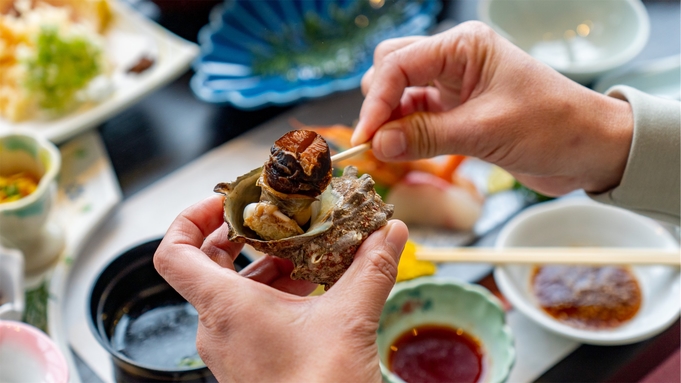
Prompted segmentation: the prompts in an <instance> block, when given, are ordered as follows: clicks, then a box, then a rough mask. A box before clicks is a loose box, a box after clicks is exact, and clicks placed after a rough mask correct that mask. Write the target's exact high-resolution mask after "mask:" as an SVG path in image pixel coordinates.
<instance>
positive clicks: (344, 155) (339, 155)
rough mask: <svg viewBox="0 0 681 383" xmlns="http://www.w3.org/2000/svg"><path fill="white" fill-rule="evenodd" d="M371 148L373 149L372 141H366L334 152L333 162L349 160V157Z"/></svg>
mask: <svg viewBox="0 0 681 383" xmlns="http://www.w3.org/2000/svg"><path fill="white" fill-rule="evenodd" d="M369 149H371V142H365V143H363V144H360V145H357V146H354V147H352V148H350V149H348V150H346V151H343V152H340V153H336V154H334V155H333V156H331V162H339V161H343V160H347V159H348V158H350V157H353V156H356V155H358V154H361V153H364V152H366V151H367V150H369Z"/></svg>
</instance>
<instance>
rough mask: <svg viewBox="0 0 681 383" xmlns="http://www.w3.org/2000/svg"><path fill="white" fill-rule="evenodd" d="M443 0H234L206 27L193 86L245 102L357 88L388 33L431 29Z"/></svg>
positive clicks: (207, 96)
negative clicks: (376, 50)
mask: <svg viewBox="0 0 681 383" xmlns="http://www.w3.org/2000/svg"><path fill="white" fill-rule="evenodd" d="M440 8H441V4H440V1H438V0H419V1H406V0H397V1H390V2H387V1H385V0H351V1H340V0H332V1H320V0H315V1H300V0H283V1H244V0H232V1H226V2H225V3H224V4H223V5H220V6H218V7H216V8H215V9H214V10H213V12H212V13H211V18H210V19H211V22H210V23H209V24H208V25H207V26H205V27H204V28H203V29H202V30H201V32H200V33H199V42H200V44H201V52H202V53H201V56H200V57H199V59H198V60H196V62H195V63H194V69H195V71H196V74H195V76H194V77H193V78H192V81H191V87H192V90H193V91H194V93H195V94H196V95H197V96H198V97H199V98H200V99H202V100H205V101H208V102H213V103H229V104H232V105H234V106H236V107H238V108H242V109H253V108H258V107H261V106H264V105H268V104H289V103H292V102H294V101H297V100H299V99H302V98H311V97H321V96H324V95H327V94H330V93H333V92H336V91H340V90H347V89H352V88H356V87H358V86H359V84H360V80H361V78H362V75H363V74H364V72H366V70H367V69H369V67H370V66H371V63H372V61H373V50H374V48H375V47H376V45H378V43H379V42H381V41H382V40H385V39H388V38H393V37H401V36H407V35H419V34H424V33H425V32H426V31H427V30H428V28H429V27H430V26H431V25H432V24H433V22H434V20H435V17H436V15H437V13H438V12H439V10H440Z"/></svg>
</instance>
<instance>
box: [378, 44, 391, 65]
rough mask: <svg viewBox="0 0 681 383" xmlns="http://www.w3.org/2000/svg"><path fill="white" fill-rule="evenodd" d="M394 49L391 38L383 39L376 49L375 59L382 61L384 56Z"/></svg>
mask: <svg viewBox="0 0 681 383" xmlns="http://www.w3.org/2000/svg"><path fill="white" fill-rule="evenodd" d="M392 51H393V48H392V43H391V41H390V40H384V41H381V42H380V43H379V44H378V45H377V46H376V49H375V50H374V60H375V61H377V62H378V61H380V60H381V59H382V58H383V57H385V56H387V55H388V54H390V53H391V52H392Z"/></svg>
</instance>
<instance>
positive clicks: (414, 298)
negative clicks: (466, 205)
mask: <svg viewBox="0 0 681 383" xmlns="http://www.w3.org/2000/svg"><path fill="white" fill-rule="evenodd" d="M422 324H440V325H445V326H448V327H452V328H457V329H458V328H461V329H463V330H464V331H465V332H466V333H468V334H470V335H472V336H473V337H475V338H476V339H478V340H479V341H480V343H481V347H482V352H483V355H484V356H483V372H482V376H481V378H480V381H481V382H488V383H496V382H503V381H505V380H506V378H507V377H508V374H509V373H510V371H511V367H512V366H513V362H514V361H515V348H514V346H513V336H512V335H511V329H510V328H509V327H508V325H507V324H506V320H505V314H504V310H503V309H502V307H501V303H500V302H499V300H498V299H497V298H496V297H494V296H493V295H492V293H490V292H489V291H488V290H487V289H485V288H484V287H482V286H479V285H474V284H470V283H466V282H463V281H458V280H455V279H445V278H438V277H422V278H417V279H413V280H410V281H406V282H400V283H398V284H397V285H395V287H394V288H393V290H392V292H391V293H390V297H389V298H388V300H387V302H386V304H385V307H384V308H383V313H382V314H381V320H380V322H379V328H378V341H377V342H378V354H379V357H380V362H381V373H382V374H383V378H384V380H385V381H386V382H390V383H404V381H403V380H402V379H400V378H399V377H398V376H397V375H395V374H393V373H392V372H391V371H390V370H389V369H388V368H387V367H386V366H387V357H388V349H389V348H390V346H391V345H392V343H393V342H394V341H395V339H396V338H397V337H399V336H400V335H402V334H403V333H405V332H407V331H409V330H411V329H412V328H414V327H415V326H419V325H422Z"/></svg>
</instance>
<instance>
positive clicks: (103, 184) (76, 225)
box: [47, 132, 121, 382]
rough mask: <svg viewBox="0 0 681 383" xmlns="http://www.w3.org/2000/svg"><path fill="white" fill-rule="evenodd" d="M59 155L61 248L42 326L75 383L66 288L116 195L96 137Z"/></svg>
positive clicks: (110, 170) (113, 178) (85, 136)
mask: <svg viewBox="0 0 681 383" xmlns="http://www.w3.org/2000/svg"><path fill="white" fill-rule="evenodd" d="M60 151H61V154H62V169H61V173H60V178H59V188H58V194H57V204H56V205H55V208H56V211H55V214H56V215H57V219H58V220H59V222H60V224H61V225H62V227H63V228H64V231H65V234H66V247H65V249H64V251H63V253H62V255H61V259H60V260H59V263H58V264H57V265H56V266H55V269H54V270H53V271H52V274H51V277H50V283H49V293H50V299H49V300H48V305H47V324H48V330H49V333H50V337H51V338H52V339H53V340H54V342H55V343H56V344H57V346H59V348H60V350H61V352H62V353H63V354H64V356H65V357H66V359H67V361H68V363H69V370H70V371H71V373H70V381H71V382H79V381H80V379H79V376H78V373H77V370H76V368H75V364H74V363H73V359H72V357H71V350H70V348H69V345H68V339H67V336H66V335H67V331H66V329H65V327H64V325H63V319H62V316H63V312H62V309H61V308H62V307H63V301H64V300H65V299H66V296H65V293H66V290H65V289H66V283H67V281H68V277H69V273H70V271H71V267H72V265H73V263H74V262H75V261H76V257H77V256H78V254H80V252H81V248H82V246H83V244H84V243H85V241H86V240H87V239H88V238H89V237H90V235H91V234H92V232H93V231H94V230H95V229H96V228H97V227H98V226H99V224H100V223H101V222H102V221H103V220H104V219H105V218H106V217H107V216H108V215H109V214H110V213H111V211H112V210H113V208H114V207H115V206H116V205H117V204H118V203H119V202H120V201H121V192H120V188H119V186H118V181H117V180H116V176H115V174H114V171H113V168H112V167H111V163H110V161H109V157H108V155H107V154H106V150H105V149H104V145H103V144H102V141H101V138H100V137H99V134H98V133H96V132H89V133H84V134H82V135H80V136H78V137H76V138H74V139H73V140H71V141H70V142H68V143H66V144H64V145H62V146H61V148H60ZM84 331H88V330H87V329H84Z"/></svg>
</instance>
